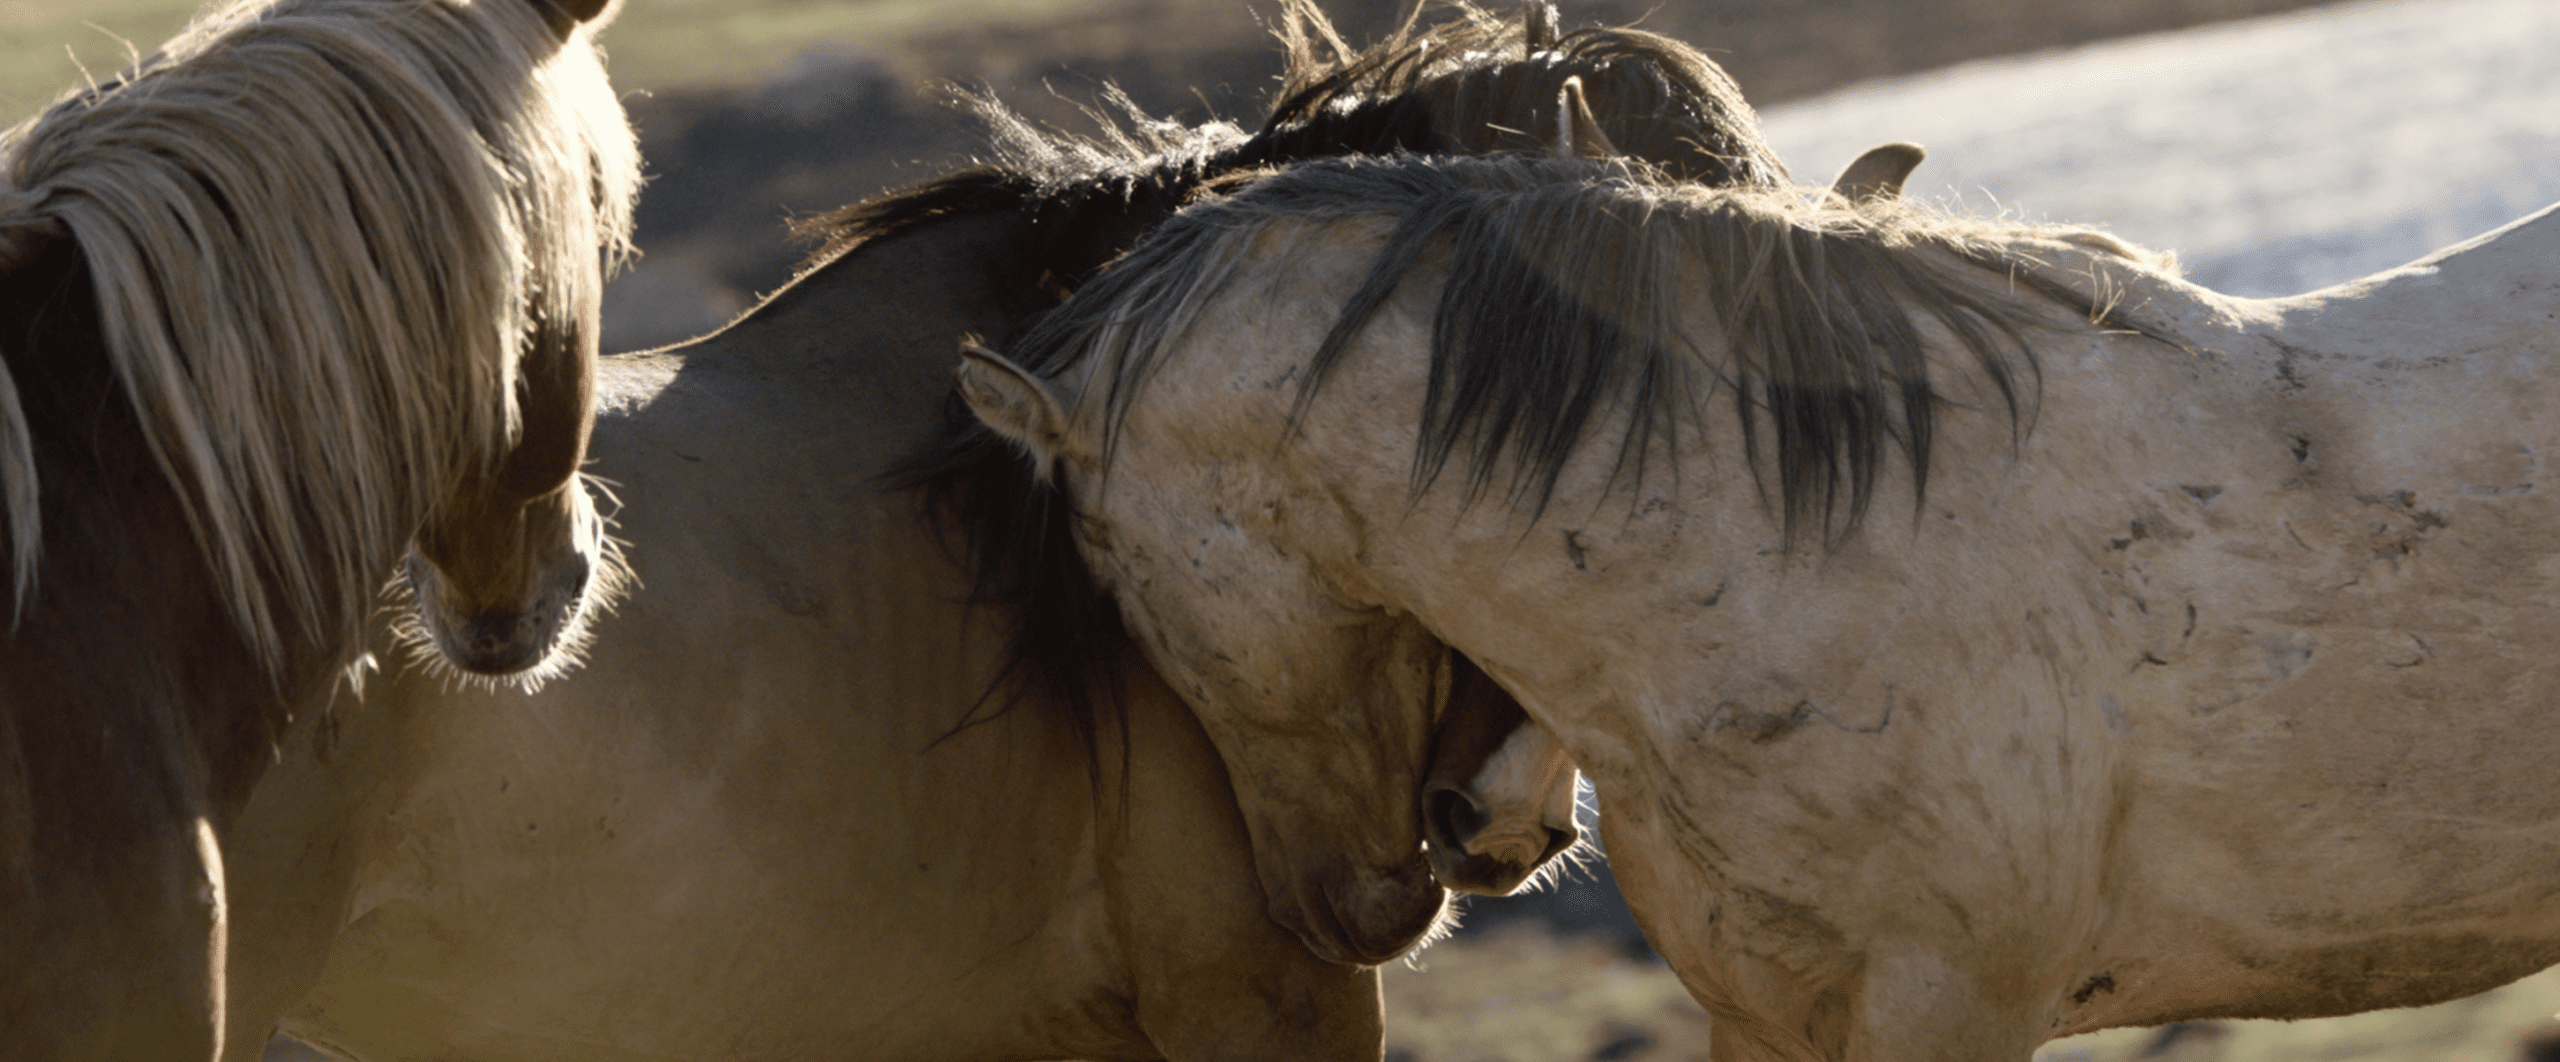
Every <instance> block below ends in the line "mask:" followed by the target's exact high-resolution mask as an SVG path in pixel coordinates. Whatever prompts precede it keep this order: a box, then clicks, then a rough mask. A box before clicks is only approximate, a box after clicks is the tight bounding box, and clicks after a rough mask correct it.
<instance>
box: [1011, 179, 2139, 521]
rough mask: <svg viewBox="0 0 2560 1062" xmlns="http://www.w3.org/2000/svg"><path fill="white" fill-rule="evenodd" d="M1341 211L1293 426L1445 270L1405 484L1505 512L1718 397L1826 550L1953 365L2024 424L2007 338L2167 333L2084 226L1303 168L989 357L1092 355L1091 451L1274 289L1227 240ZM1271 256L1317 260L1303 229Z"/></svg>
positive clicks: (1783, 193)
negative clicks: (1237, 312) (1403, 286)
mask: <svg viewBox="0 0 2560 1062" xmlns="http://www.w3.org/2000/svg"><path fill="white" fill-rule="evenodd" d="M1352 218H1373V219H1386V220H1387V221H1388V222H1389V223H1390V224H1391V226H1392V231H1391V232H1390V233H1389V234H1388V235H1387V236H1386V237H1385V239H1384V241H1383V245H1382V246H1379V247H1377V248H1376V249H1375V251H1374V254H1375V261H1374V264H1373V265H1372V266H1371V268H1370V271H1369V274H1368V277H1367V279H1366V280H1365V281H1363V283H1362V284H1361V286H1360V288H1359V290H1357V291H1356V292H1354V293H1353V294H1352V295H1351V296H1350V298H1349V299H1348V300H1347V301H1346V303H1345V305H1344V307H1343V309H1342V311H1341V314H1340V315H1339V317H1338V319H1337V322H1336V324H1335V325H1334V327H1333V328H1332V330H1331V332H1330V333H1329V334H1327V335H1325V336H1323V337H1322V338H1321V342H1320V343H1319V345H1318V346H1317V347H1316V350H1315V353H1314V356H1313V360H1312V362H1311V364H1310V366H1309V371H1308V373H1307V374H1306V375H1305V376H1304V377H1303V379H1304V380H1305V383H1304V385H1303V387H1302V389H1301V390H1300V391H1299V394H1298V398H1297V407H1296V408H1297V412H1298V413H1299V414H1303V413H1304V411H1305V409H1306V404H1307V403H1308V402H1310V401H1312V400H1313V399H1314V398H1315V397H1316V395H1317V394H1318V393H1319V392H1320V391H1321V390H1322V388H1323V386H1324V383H1325V381H1326V380H1327V378H1328V376H1329V374H1330V373H1331V372H1332V371H1333V369H1334V368H1335V367H1336V366H1337V365H1338V364H1339V362H1340V360H1341V358H1342V357H1343V356H1344V354H1345V353H1347V351H1348V349H1349V347H1350V344H1351V342H1352V340H1353V339H1354V338H1356V337H1357V335H1358V333H1359V332H1360V330H1361V329H1362V328H1363V327H1364V326H1365V325H1366V324H1367V322H1368V321H1369V319H1370V318H1371V317H1372V316H1373V315H1374V314H1375V313H1376V312H1377V311H1378V310H1380V309H1381V308H1383V307H1384V306H1385V304H1386V302H1387V300H1388V299H1389V298H1390V297H1392V296H1393V295H1394V293H1395V291H1396V289H1397V286H1398V285H1399V284H1400V283H1401V282H1402V281H1403V280H1404V279H1405V278H1406V276H1407V275H1408V274H1409V273H1411V272H1413V271H1414V269H1415V268H1416V267H1417V265H1418V264H1419V263H1421V262H1423V261H1424V260H1426V259H1431V260H1437V261H1445V262H1446V265H1445V267H1444V268H1445V270H1446V274H1447V275H1446V278H1445V280H1439V281H1438V283H1439V285H1440V287H1439V297H1438V308H1437V310H1436V311H1435V314H1434V321H1433V325H1432V330H1433V336H1432V348H1433V349H1432V350H1431V351H1430V359H1429V369H1428V372H1429V380H1428V390H1427V392H1426V396H1425V399H1424V408H1423V410H1422V422H1421V433H1422V436H1421V440H1420V443H1421V445H1420V449H1419V451H1418V455H1417V459H1416V465H1415V468H1414V490H1415V491H1416V492H1417V493H1419V492H1421V491H1423V490H1426V489H1428V488H1429V487H1430V486H1431V485H1432V484H1433V483H1434V482H1436V481H1437V480H1438V478H1439V477H1440V475H1441V473H1442V472H1443V471H1444V470H1445V469H1446V468H1447V467H1448V465H1449V464H1450V463H1451V462H1452V461H1453V460H1454V461H1457V462H1458V463H1459V464H1460V465H1461V466H1462V467H1463V469H1464V475H1463V479H1464V489H1465V490H1466V491H1467V493H1468V496H1469V497H1470V498H1474V497H1478V496H1481V495H1482V494H1484V493H1486V492H1488V491H1491V490H1495V489H1497V488H1498V489H1499V490H1500V491H1501V492H1502V493H1503V494H1504V495H1505V496H1506V498H1507V499H1508V500H1509V501H1510V502H1511V503H1513V504H1516V505H1520V506H1522V507H1524V508H1526V509H1528V510H1531V511H1535V510H1538V509H1542V508H1543V507H1544V505H1545V504H1546V502H1547V500H1548V498H1549V497H1550V496H1551V495H1552V493H1553V491H1554V489H1555V486H1556V481H1557V476H1558V475H1559V474H1560V473H1561V471H1562V469H1563V467H1564V465H1565V463H1566V460H1567V458H1569V457H1570V456H1571V455H1572V454H1573V453H1574V452H1576V451H1577V449H1578V448H1579V447H1580V446H1582V445H1584V444H1585V443H1587V442H1589V441H1590V440H1589V439H1588V438H1587V436H1588V435H1589V434H1590V433H1591V431H1592V429H1593V428H1594V427H1595V426H1596V424H1598V423H1600V422H1603V421H1606V420H1608V419H1610V418H1613V417H1619V416H1625V417H1628V418H1629V419H1628V420H1627V422H1626V423H1627V426H1626V428H1625V431H1624V434H1623V435H1622V436H1621V437H1620V439H1619V458H1618V466H1617V467H1618V470H1619V474H1620V477H1621V478H1620V480H1619V482H1620V483H1623V484H1626V485H1633V484H1634V483H1635V482H1638V481H1641V479H1642V478H1643V476H1644V474H1645V471H1646V461H1647V458H1648V456H1649V455H1650V454H1656V453H1662V454H1668V453H1676V452H1677V450H1678V447H1677V445H1676V444H1677V439H1678V437H1679V433H1680V432H1681V431H1682V430H1683V429H1684V428H1693V427H1694V426H1695V424H1696V423H1697V418H1699V417H1703V416H1704V415H1705V411H1706V399H1708V398H1709V397H1710V396H1712V395H1713V394H1714V393H1715V392H1716V391H1717V390H1719V389H1722V390H1725V391H1728V392H1730V395H1731V400H1732V402H1733V406H1734V411H1735V415H1736V416H1737V417H1738V418H1739V419H1740V420H1741V422H1742V427H1743V433H1742V435H1743V439H1744V444H1745V446H1746V448H1747V450H1748V452H1747V453H1746V455H1745V456H1746V458H1747V460H1748V461H1749V463H1750V465H1751V467H1752V469H1753V470H1754V471H1755V473H1759V474H1762V475H1763V480H1762V482H1763V483H1764V489H1765V487H1766V485H1768V484H1771V483H1774V486H1775V488H1776V489H1775V490H1774V491H1771V492H1769V493H1771V494H1772V495H1774V496H1773V497H1771V498H1770V499H1769V500H1770V501H1772V502H1773V503H1774V504H1773V508H1774V509H1775V510H1776V511H1777V512H1778V513H1779V514H1780V516H1781V517H1782V518H1783V520H1784V522H1785V524H1786V528H1787V534H1788V537H1789V538H1791V539H1792V538H1793V537H1795V536H1796V534H1797V533H1798V532H1800V531H1801V532H1805V533H1808V534H1811V535H1815V536H1818V537H1819V538H1821V539H1822V540H1823V541H1824V542H1825V543H1826V544H1831V543H1836V542H1838V541H1839V540H1840V537H1841V536H1843V535H1846V534H1847V533H1848V532H1849V531H1851V530H1852V529H1854V528H1855V527H1856V526H1857V525H1858V523H1859V521H1860V519H1861V518H1862V516H1863V514H1864V511H1865V508H1866V504H1867V501H1868V499H1869V498H1870V497H1871V495H1872V489H1873V486H1874V482H1875V476H1876V474H1877V473H1878V471H1879V470H1880V469H1881V468H1882V467H1883V466H1884V465H1885V463H1886V457H1887V454H1888V452H1889V451H1892V450H1899V451H1901V452H1902V455H1903V456H1904V458H1905V459H1906V460H1907V463H1908V465H1909V467H1910V470H1911V472H1912V475H1913V477H1914V480H1915V483H1916V485H1917V487H1918V488H1919V492H1920V493H1921V494H1922V495H1923V496H1925V492H1926V488H1927V482H1928V458H1929V451H1930V440H1931V434H1932V430H1933V424H1934V416H1935V414H1936V412H1937V410H1938V409H1939V408H1940V407H1942V406H1944V405H1945V404H1947V403H1948V402H1949V401H1950V398H1949V397H1948V395H1949V392H1948V391H1947V390H1945V389H1944V388H1945V386H1946V384H1947V383H1948V382H1949V381H1950V379H1951V378H1952V376H1953V375H1954V374H1956V373H1961V372H1966V371H1967V370H1970V373H1971V375H1973V376H1974V377H1977V378H1978V384H1979V386H1980V388H1981V390H1977V391H1975V392H1974V393H1976V394H1987V395H1988V397H1989V399H1990V401H1991V402H1992V403H1993V405H1994V407H1995V408H1997V407H1999V406H2003V405H2005V407H2006V411H2007V413H2008V414H2009V416H2010V417H2012V418H2013V422H2014V423H2015V424H2017V425H2018V430H2020V431H2024V430H2025V429H2026V427H2027V426H2028V425H2029V424H2030V423H2031V422H2032V420H2033V416H2034V409H2035V404H2036V392H2037V382H2036V381H2037V368H2036V364H2035V356H2034V351H2033V349H2032V348H2031V347H2030V345H2029V343H2028V341H2027V335H2028V334H2029V332H2030V331H2031V330H2032V329H2035V328H2039V327H2043V326H2046V325H2049V324H2052V323H2053V322H2054V321H2055V320H2056V319H2057V311H2061V312H2063V313H2067V314H2069V315H2072V316H2074V317H2076V318H2078V319H2080V320H2084V321H2087V322H2091V323H2094V324H2097V325H2099V326H2102V327H2113V328H2121V329H2126V330H2130V331H2137V332H2143V333H2145V334H2148V335H2152V336H2153V337H2154V338H2160V339H2163V340H2167V341H2170V342H2175V340H2174V339H2173V338H2171V337H2169V336H2168V335H2166V334H2165V333H2162V332H2160V331H2159V330H2158V329H2157V328H2156V327H2154V326H2151V325H2148V324H2145V323H2143V322H2140V321H2136V320H2133V319H2131V318H2129V317H2128V316H2126V315H2125V314H2124V313H2122V312H2121V311H2120V309H2119V308H2118V306H2117V305H2116V302H2117V301H2118V295H2117V285H2118V282H2119V280H2120V279H2121V278H2119V277H2117V276H2116V275H2115V270H2116V269H2117V268H2120V267H2126V266H2131V267H2139V268H2146V269H2154V270H2165V269H2168V268H2171V264H2170V262H2169V260H2168V259H2166V258H2165V257H2159V256H2153V255H2150V254H2148V253H2147V252H2142V251H2140V250H2138V249H2136V248H2133V247H2131V246H2130V245H2128V244H2125V243H2123V242H2122V241H2119V240H2117V239H2115V238H2113V237H2111V236H2108V235H2106V234H2104V233H2102V232H2098V231H2096V230H2090V229H2079V228H2062V227H2055V226H2043V225H2027V224H2020V223H2016V222H2009V221H2002V220H1987V219H1980V218H1965V217H1953V216H1948V215H1945V214H1941V213H1937V212H1934V211H1929V210H1925V209H1917V208H1912V207H1908V206H1905V205H1901V204H1898V203H1891V202H1875V201H1869V202H1865V203H1861V204H1855V205H1852V204H1848V203H1846V202H1844V201H1842V200H1840V199H1839V198H1838V197H1836V196H1827V195H1824V194H1821V193H1819V192H1817V191H1813V190H1806V189H1753V188H1714V187H1708V186H1705V185H1700V184H1696V183H1691V182H1682V181H1675V180H1668V179H1665V178H1663V177H1662V176H1660V175H1659V174H1658V173H1655V172H1653V171H1650V170H1647V169H1646V168H1644V167H1643V166H1641V165H1640V164H1630V163H1625V162H1594V161H1588V160H1580V159H1542V158H1533V157H1526V156H1511V157H1494V158H1454V157H1420V156H1404V157H1394V158H1383V159H1356V158H1355V159H1328V160H1322V161H1316V162H1308V163H1302V164H1299V165H1297V166H1294V167H1291V168H1290V169H1288V170H1285V171H1281V172H1279V173H1277V174H1275V175H1270V176H1267V177H1266V178H1265V179H1262V180H1260V181H1257V182H1254V183H1251V184H1247V185H1244V186H1243V187H1241V188H1240V189H1238V190H1236V191H1234V192H1233V194H1230V195H1227V196H1225V197H1223V198H1217V199H1211V200H1206V201H1203V202H1200V203H1197V204H1195V205H1194V206H1193V207H1191V208H1190V209H1188V210H1185V211H1184V212H1183V213H1182V214H1181V215H1179V216H1178V217H1176V218H1175V219H1173V220H1172V221H1170V222H1168V223H1167V224H1165V225H1164V226H1163V227H1162V228H1160V229H1159V230H1158V231H1157V233H1156V234H1155V236H1154V237H1152V238H1151V239H1150V240H1149V241H1148V242H1147V243H1145V244H1142V245H1140V246H1139V247H1138V248H1137V249H1135V250H1133V251H1131V252H1130V253H1129V254H1128V255H1127V256H1126V257H1124V258H1122V259H1121V260H1120V261H1119V262H1117V263H1114V264H1113V266H1112V267H1111V268H1110V269H1109V270H1107V271H1106V272H1105V273H1104V274H1103V276H1102V277H1101V278H1100V279H1098V280H1097V281H1095V282H1094V283H1093V284H1092V285H1090V286H1088V287H1087V288H1086V289H1085V290H1084V291H1082V292H1079V293H1078V295H1077V296H1076V298H1074V299H1073V300H1070V301H1069V302H1068V303H1066V304H1065V305H1063V306H1061V307H1060V308H1059V309H1058V310H1056V311H1053V312H1052V313H1051V314H1050V315H1049V316H1047V317H1046V318H1044V319H1043V320H1042V321H1040V322H1039V323H1038V324H1037V325H1036V326H1035V327H1034V328H1033V329H1032V330H1031V331H1030V332H1029V333H1028V334H1026V335H1025V336H1024V337H1023V339H1022V340H1021V341H1020V342H1019V343H1017V344H1015V349H1014V351H1013V352H1012V356H1013V357H1014V360H1015V361H1016V362H1017V363H1018V364H1021V365H1023V366H1025V367H1026V368H1029V369H1031V370H1032V371H1034V372H1037V373H1040V374H1042V375H1047V376H1057V375H1060V374H1062V373H1064V372H1066V371H1067V370H1068V369H1070V368H1071V367H1073V366H1075V365H1077V364H1079V363H1081V362H1083V361H1085V360H1086V359H1089V358H1097V357H1098V358H1102V359H1104V360H1103V361H1101V362H1100V363H1098V364H1097V365H1096V367H1095V368H1094V369H1093V375H1092V376H1091V377H1090V379H1091V380H1092V383H1091V384H1089V385H1088V390H1087V391H1086V392H1085V395H1084V398H1083V400H1084V401H1088V402H1100V403H1102V406H1101V408H1102V413H1103V424H1104V425H1105V432H1106V435H1105V446H1106V451H1107V450H1108V448H1109V447H1110V444H1111V440H1112V439H1114V438H1116V436H1117V432H1118V425H1119V424H1120V423H1121V421H1122V420H1123V419H1124V418H1125V416H1126V414H1127V412H1128V411H1129V409H1130V407H1131V406H1132V404H1133V403H1134V402H1136V401H1137V400H1138V397H1139V395H1140V392H1141V391H1142V390H1143V388H1144V386H1145V383H1146V381H1147V379H1148V378H1149V377H1150V376H1151V375H1152V374H1153V372H1154V370H1155V369H1156V367H1157V366H1159V365H1161V364H1162V363H1163V361H1164V359H1165V358H1166V357H1168V356H1170V353H1171V352H1172V351H1173V350H1175V349H1178V348H1183V347H1185V346H1186V345H1185V344H1183V343H1182V342H1181V341H1182V339H1183V337H1184V334H1185V333H1186V331H1187V330H1188V329H1189V327H1190V325H1191V323H1192V322H1193V321H1194V320H1196V319H1197V318H1198V316H1199V314H1200V313H1201V312H1202V311H1203V310H1204V309H1205V308H1206V307H1207V306H1208V305H1209V303H1210V302H1211V300H1213V299H1215V298H1217V297H1219V296H1220V295H1221V294H1223V293H1225V292H1226V291H1227V290H1228V289H1229V288H1230V287H1232V286H1233V285H1234V284H1235V283H1236V282H1237V281H1238V279H1239V278H1240V277H1244V276H1247V275H1251V276H1254V277H1260V278H1265V279H1269V278H1272V277H1276V276H1278V275H1280V274H1281V273H1285V272H1288V270H1286V269H1281V270H1273V269H1271V268H1269V267H1267V266H1255V265H1254V264H1253V262H1254V258H1253V256H1250V255H1248V254H1247V253H1246V250H1247V248H1249V247H1253V246H1257V243H1256V241H1257V240H1260V239H1263V238H1264V237H1265V234H1267V233H1274V230H1275V229H1278V228H1281V227H1284V226H1291V225H1306V224H1315V225H1322V224H1326V223H1330V222H1334V221H1340V220H1346V219H1352ZM1275 235H1276V236H1278V237H1279V238H1282V239H1287V238H1289V237H1288V236H1287V234H1285V233H1276V234H1275ZM1297 246H1300V247H1303V248H1305V250H1304V251H1302V252H1301V253H1305V254H1323V253H1326V252H1325V251H1324V250H1323V249H1322V244H1321V243H1319V242H1317V241H1315V240H1313V239H1300V240H1299V241H1298V242H1297ZM1283 257H1284V259H1285V258H1286V256H1283ZM2048 258H2052V259H2057V260H2060V262H2059V264H2058V263H2057V262H2053V261H2047V259H2048ZM1698 297H1703V298H1705V299H1706V300H1708V305H1709V306H1710V307H1711V308H1712V310H1713V314H1712V319H1713V320H1714V321H1716V322H1717V325H1718V327H1719V328H1720V329H1722V330H1723V332H1724V334H1723V335H1721V336H1694V335H1688V334H1685V333H1684V332H1683V329H1682V325H1681V323H1680V322H1681V321H1682V320H1683V319H1684V317H1685V315H1684V313H1683V310H1684V301H1685V300H1690V299H1694V298H1698ZM1922 317H1927V318H1933V319H1934V320H1935V321H1936V323H1937V324H1938V325H1939V326H1940V327H1941V328H1942V329H1943V330H1944V332H1945V333H1946V334H1947V335H1948V336H1950V337H1951V338H1952V340H1953V346H1954V348H1955V350H1954V351H1953V353H1954V354H1955V355H1956V356H1957V358H1958V359H1960V360H1959V361H1958V362H1957V363H1954V364H1946V365H1941V364H1936V363H1935V360H1936V359H1939V358H1943V357H1944V355H1931V354H1929V353H1928V352H1927V351H1926V350H1925V349H1924V342H1923V335H1924V328H1923V325H1922V324H1921V323H1920V318H1922ZM1486 322H1498V324H1494V325H1492V326H1489V327H1488V326H1486V325H1485V323H1486ZM1312 338H1313V337H1311V339H1312ZM1709 351H1721V352H1722V354H1721V356H1718V357H1708V356H1705V352H1709ZM1657 447H1658V448H1659V449H1657ZM1768 473H1774V475H1769V474H1768Z"/></svg>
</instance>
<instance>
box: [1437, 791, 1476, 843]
mask: <svg viewBox="0 0 2560 1062" xmlns="http://www.w3.org/2000/svg"><path fill="white" fill-rule="evenodd" d="M1422 815H1423V823H1424V825H1425V826H1427V827H1429V828H1430V830H1431V835H1432V836H1431V839H1432V840H1434V841H1438V842H1442V843H1444V844H1446V845H1448V846H1449V847H1450V848H1452V849H1455V850H1458V851H1464V850H1465V849H1466V846H1467V842H1468V841H1471V840H1474V839H1475V836H1476V834H1477V833H1479V832H1481V831H1482V830H1483V829H1484V827H1485V822H1486V818H1485V814H1484V811H1483V809H1481V808H1478V807H1476V802H1475V801H1473V800H1470V799H1468V797H1467V795H1466V794H1465V793H1461V792H1459V791H1457V790H1455V789H1435V790H1433V791H1432V792H1431V794H1430V795H1429V796H1428V797H1426V798H1425V799H1424V800H1423V810H1422Z"/></svg>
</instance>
